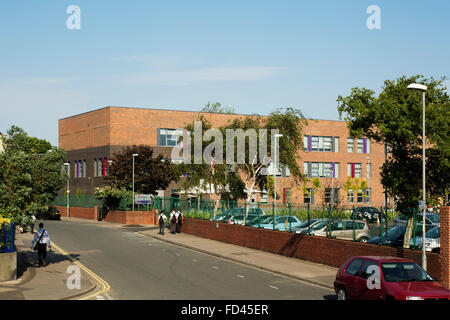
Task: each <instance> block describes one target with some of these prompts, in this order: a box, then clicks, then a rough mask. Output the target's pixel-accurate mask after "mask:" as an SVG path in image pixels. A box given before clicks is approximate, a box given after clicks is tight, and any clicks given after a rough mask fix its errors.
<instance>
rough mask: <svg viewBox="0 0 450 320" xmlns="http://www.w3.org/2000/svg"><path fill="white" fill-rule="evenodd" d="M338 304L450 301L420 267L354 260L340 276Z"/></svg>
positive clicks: (383, 259) (399, 262) (390, 259)
mask: <svg viewBox="0 0 450 320" xmlns="http://www.w3.org/2000/svg"><path fill="white" fill-rule="evenodd" d="M334 291H335V292H336V294H337V296H338V300H449V299H450V290H448V289H446V288H445V287H443V286H442V285H440V284H439V283H438V282H436V281H435V280H434V279H433V278H432V277H430V276H429V275H428V274H427V272H426V271H425V270H423V269H422V268H421V267H420V266H419V265H417V263H415V262H414V261H411V260H407V259H402V258H396V257H363V256H361V257H353V258H351V259H349V260H348V261H347V262H346V263H344V264H343V265H342V266H341V267H340V268H339V270H338V272H337V274H336V281H335V282H334Z"/></svg>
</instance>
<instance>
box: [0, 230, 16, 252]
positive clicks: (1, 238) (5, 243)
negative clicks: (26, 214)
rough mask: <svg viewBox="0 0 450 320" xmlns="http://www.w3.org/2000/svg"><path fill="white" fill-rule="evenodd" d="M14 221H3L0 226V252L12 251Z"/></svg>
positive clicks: (13, 249)
mask: <svg viewBox="0 0 450 320" xmlns="http://www.w3.org/2000/svg"><path fill="white" fill-rule="evenodd" d="M14 231H15V228H14V223H4V224H2V225H1V226H0V253H9V252H14V251H15V247H14Z"/></svg>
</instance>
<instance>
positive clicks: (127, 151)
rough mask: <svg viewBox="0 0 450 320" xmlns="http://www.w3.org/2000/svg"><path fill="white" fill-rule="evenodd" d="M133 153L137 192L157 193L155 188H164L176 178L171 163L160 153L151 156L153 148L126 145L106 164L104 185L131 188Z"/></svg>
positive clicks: (124, 188)
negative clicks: (106, 171) (106, 170)
mask: <svg viewBox="0 0 450 320" xmlns="http://www.w3.org/2000/svg"><path fill="white" fill-rule="evenodd" d="M133 154H138V156H137V157H135V165H134V171H135V174H134V189H135V192H137V193H143V194H153V195H156V194H157V190H164V189H166V188H167V187H168V186H169V184H170V182H171V181H174V180H177V177H176V176H175V175H174V171H173V165H172V163H171V161H170V160H169V159H166V158H164V157H163V156H162V155H158V156H157V157H153V148H152V147H150V146H147V145H140V146H136V145H134V146H132V147H126V148H124V149H123V150H122V151H121V152H119V153H116V154H114V155H113V159H112V163H111V164H109V166H108V175H107V176H106V177H105V183H106V185H108V186H110V187H113V188H116V189H123V190H133V156H132V155H133Z"/></svg>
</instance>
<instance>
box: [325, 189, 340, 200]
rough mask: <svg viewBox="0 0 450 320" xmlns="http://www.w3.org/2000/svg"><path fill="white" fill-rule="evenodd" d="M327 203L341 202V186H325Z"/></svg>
mask: <svg viewBox="0 0 450 320" xmlns="http://www.w3.org/2000/svg"><path fill="white" fill-rule="evenodd" d="M325 203H339V188H325Z"/></svg>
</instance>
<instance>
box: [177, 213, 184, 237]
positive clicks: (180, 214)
mask: <svg viewBox="0 0 450 320" xmlns="http://www.w3.org/2000/svg"><path fill="white" fill-rule="evenodd" d="M177 216H178V217H177V233H181V226H182V224H183V213H181V210H180V209H178V211H177Z"/></svg>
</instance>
